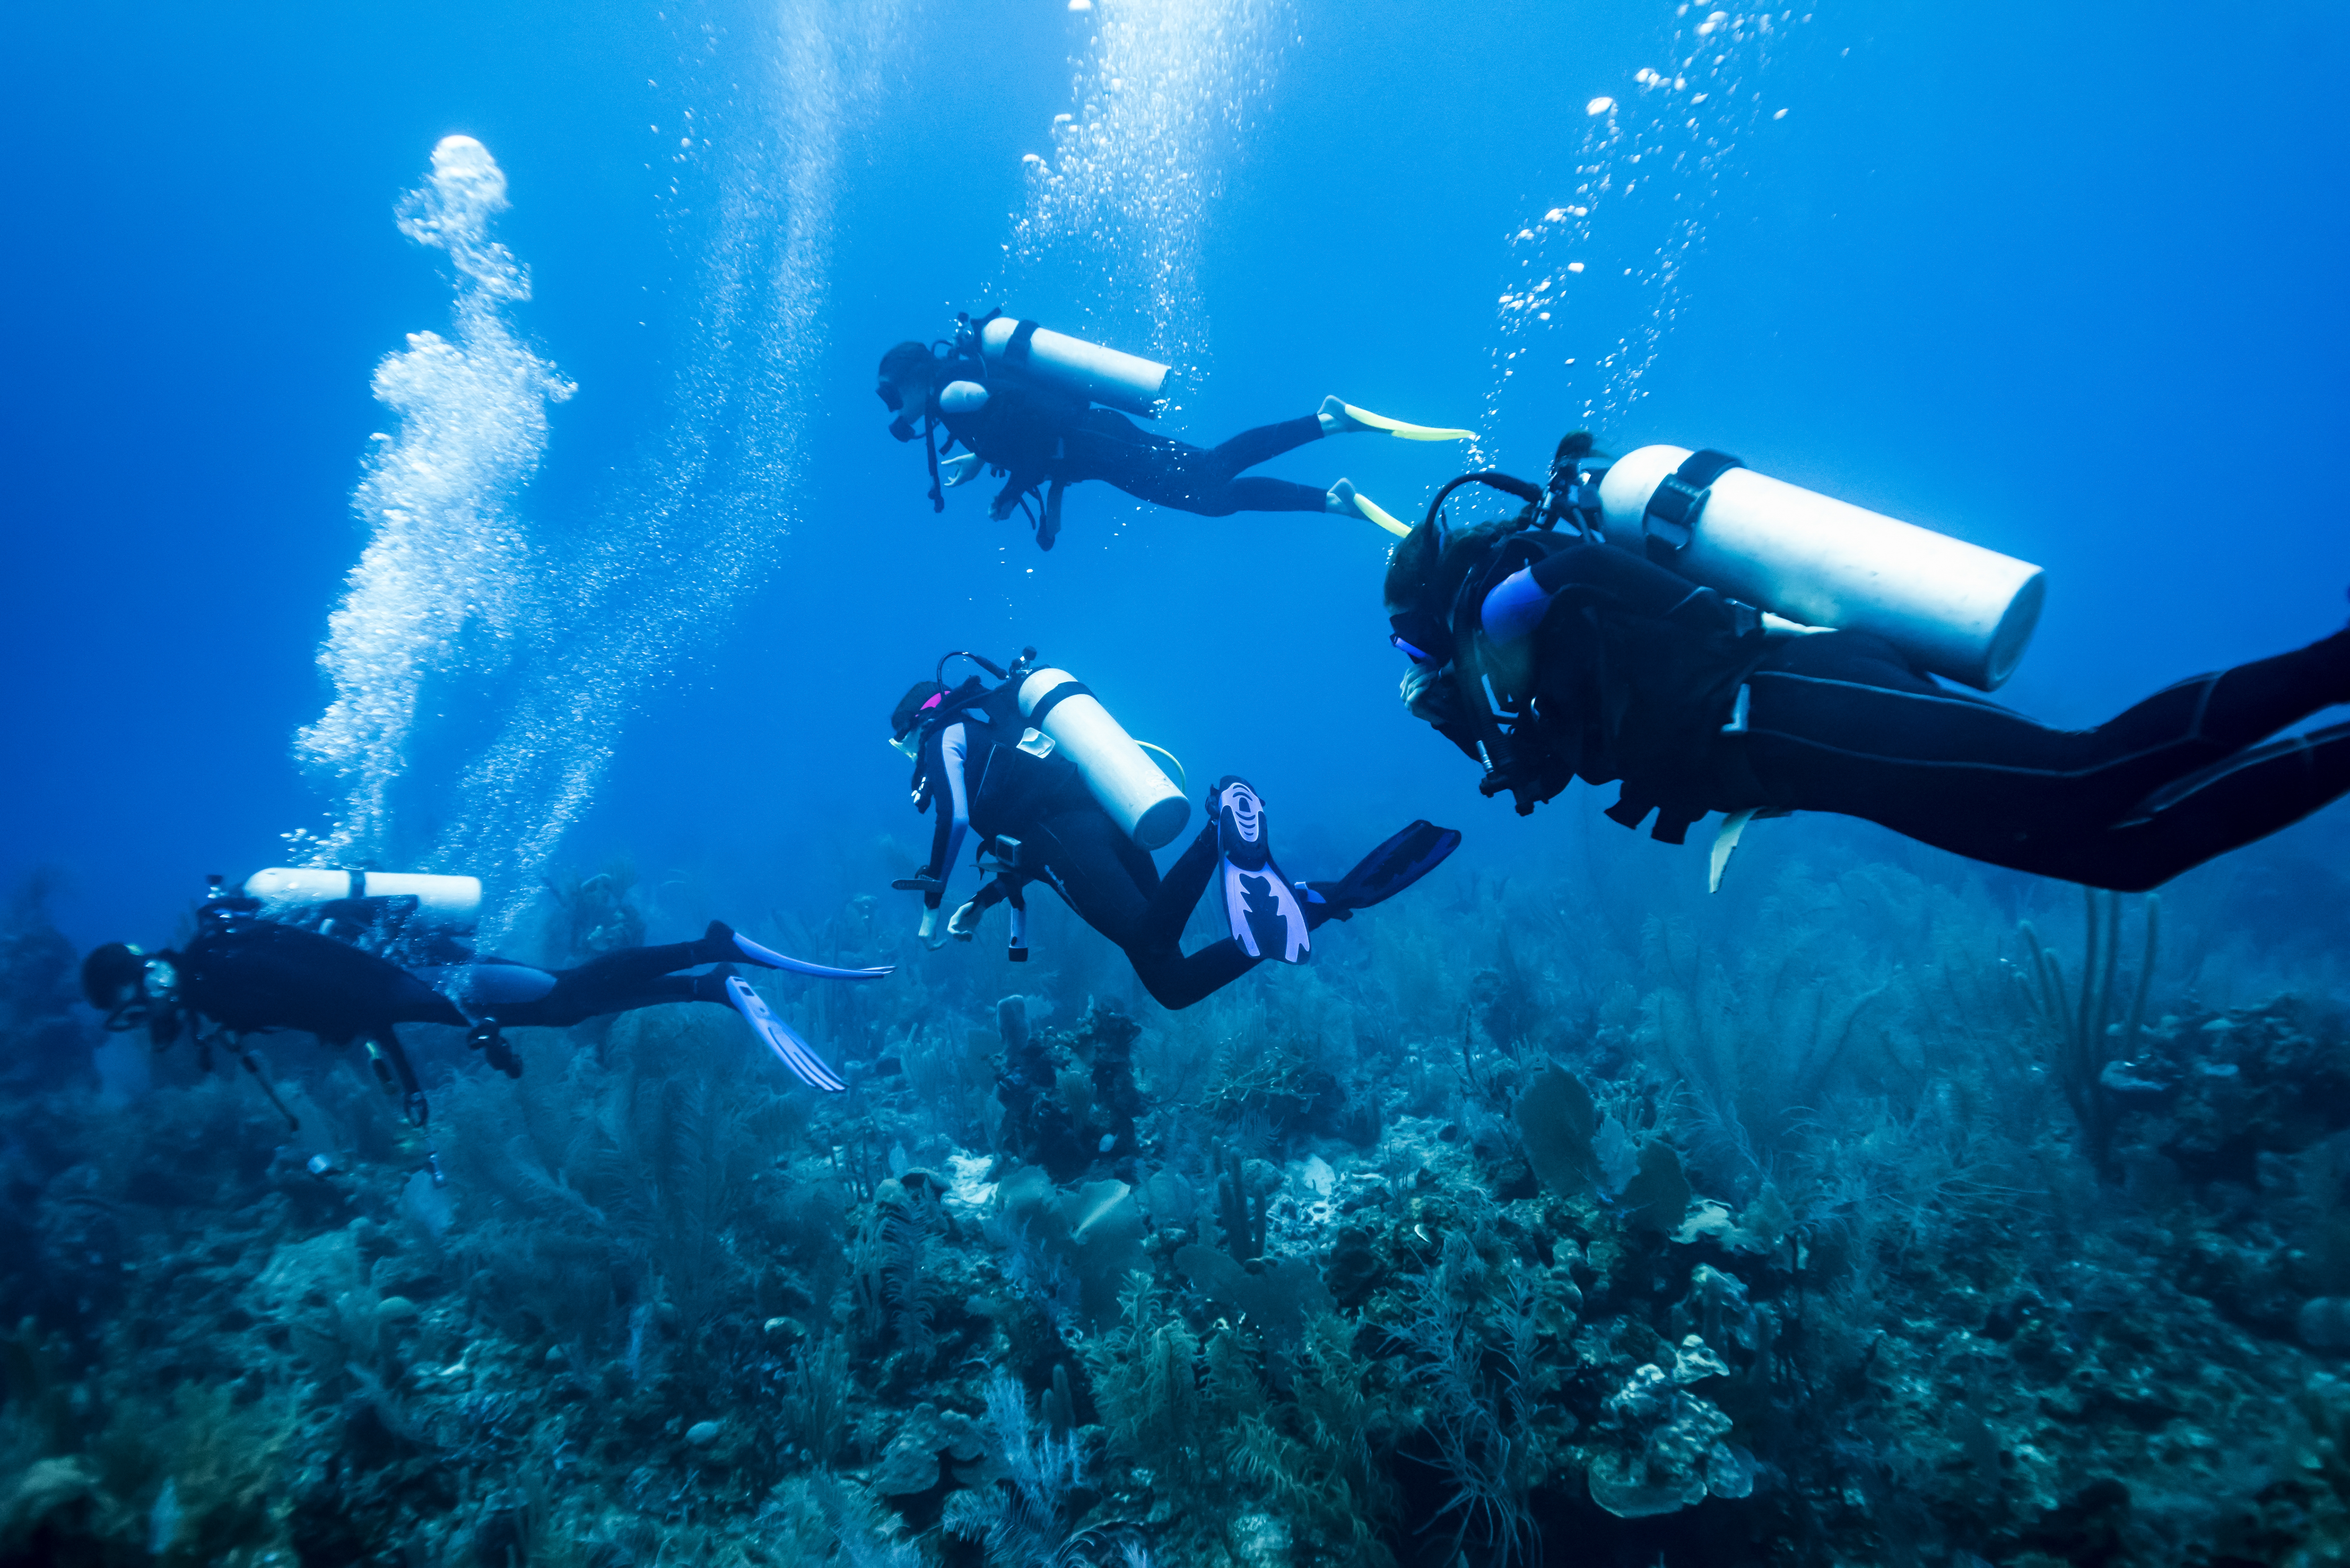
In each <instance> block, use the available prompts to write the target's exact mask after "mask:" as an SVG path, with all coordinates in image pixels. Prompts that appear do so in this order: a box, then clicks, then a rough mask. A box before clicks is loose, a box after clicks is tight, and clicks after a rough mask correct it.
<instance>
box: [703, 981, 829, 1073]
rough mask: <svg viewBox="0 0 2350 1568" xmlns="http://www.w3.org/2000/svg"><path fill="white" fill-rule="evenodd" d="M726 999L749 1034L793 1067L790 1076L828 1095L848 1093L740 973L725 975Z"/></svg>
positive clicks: (781, 1060) (785, 1063)
mask: <svg viewBox="0 0 2350 1568" xmlns="http://www.w3.org/2000/svg"><path fill="white" fill-rule="evenodd" d="M726 1000H727V1001H728V1002H733V1004H734V1011H735V1012H739V1013H741V1014H742V1015H743V1023H748V1024H749V1025H750V1026H751V1033H754V1034H756V1035H757V1036H758V1037H759V1038H760V1039H761V1040H763V1041H764V1042H765V1043H766V1046H767V1049H768V1050H770V1051H773V1052H774V1053H775V1058H776V1060H778V1061H780V1062H781V1063H783V1064H784V1065H785V1066H786V1067H789V1068H790V1069H791V1070H792V1075H793V1076H794V1077H795V1078H797V1079H798V1080H799V1081H800V1082H801V1083H803V1084H806V1085H808V1086H809V1087H810V1088H812V1089H822V1090H823V1091H824V1092H825V1093H826V1094H827V1095H838V1094H845V1093H847V1089H848V1085H847V1084H844V1083H842V1082H841V1081H840V1075H838V1074H837V1073H835V1072H834V1071H833V1070H832V1069H831V1068H830V1067H827V1066H826V1065H825V1064H824V1058H823V1057H821V1056H818V1055H817V1054H816V1053H815V1052H814V1051H813V1050H811V1049H810V1048H809V1046H808V1043H807V1042H806V1041H805V1040H803V1039H801V1038H800V1037H799V1036H798V1035H796V1034H795V1033H792V1029H791V1025H790V1024H788V1023H785V1022H784V1021H783V1020H782V1019H780V1018H778V1017H776V1016H775V1010H774V1009H773V1008H771V1007H769V1006H768V1005H767V1002H766V999H765V998H764V997H763V996H761V995H760V994H759V993H758V992H755V991H753V990H752V989H751V984H750V982H749V981H746V980H744V979H743V977H742V976H741V975H739V974H730V975H728V976H727V977H726Z"/></svg>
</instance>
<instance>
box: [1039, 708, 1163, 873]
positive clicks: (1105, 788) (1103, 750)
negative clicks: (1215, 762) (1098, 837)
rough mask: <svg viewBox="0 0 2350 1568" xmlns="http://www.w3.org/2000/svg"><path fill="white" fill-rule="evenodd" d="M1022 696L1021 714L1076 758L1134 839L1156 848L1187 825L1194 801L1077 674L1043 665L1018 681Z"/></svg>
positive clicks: (1099, 798) (1101, 798)
mask: <svg viewBox="0 0 2350 1568" xmlns="http://www.w3.org/2000/svg"><path fill="white" fill-rule="evenodd" d="M1019 696H1020V716H1021V717H1022V718H1024V719H1025V720H1027V721H1028V722H1029V724H1030V726H1031V727H1033V728H1034V729H1036V730H1038V731H1041V732H1043V733H1044V736H1045V739H1046V740H1048V741H1050V742H1052V743H1053V750H1055V751H1057V752H1059V753H1061V754H1062V755H1063V756H1065V757H1066V758H1068V759H1069V761H1071V762H1072V763H1076V766H1077V772H1078V773H1079V774H1081V775H1083V776H1084V778H1085V781H1086V787H1087V789H1089V790H1091V791H1093V795H1094V799H1096V800H1097V801H1099V802H1100V803H1101V805H1102V809H1103V810H1105V811H1107V812H1108V813H1109V814H1110V816H1111V818H1112V819H1113V820H1115V821H1116V822H1117V824H1118V826H1120V827H1122V828H1124V829H1125V830H1126V833H1127V836H1128V837H1130V838H1132V839H1133V840H1134V841H1135V843H1137V844H1139V845H1140V846H1142V847H1143V848H1145V849H1156V848H1158V847H1159V846H1161V845H1163V844H1166V843H1168V842H1169V841H1170V840H1171V839H1173V838H1174V836H1176V835H1177V834H1179V833H1180V832H1182V831H1183V825H1184V823H1186V822H1188V821H1190V820H1191V802H1190V801H1188V800H1185V799H1184V798H1183V792H1182V791H1180V790H1179V789H1177V788H1176V787H1175V785H1174V784H1173V782H1172V781H1171V780H1170V779H1169V778H1168V776H1167V775H1166V774H1164V773H1162V772H1161V771H1160V770H1159V764H1158V763H1154V762H1152V761H1151V760H1150V758H1149V756H1148V755H1146V754H1145V753H1144V752H1143V750H1142V748H1141V746H1140V745H1139V744H1137V743H1136V742H1135V739H1134V737H1133V736H1131V735H1129V734H1128V733H1127V732H1126V731H1125V730H1124V729H1123V728H1122V727H1120V725H1119V724H1118V721H1117V720H1115V719H1113V718H1111V717H1110V716H1109V710H1108V709H1107V708H1105V707H1103V706H1102V705H1101V701H1100V700H1099V699H1097V697H1095V696H1094V694H1093V693H1092V692H1091V691H1088V690H1087V688H1086V687H1085V686H1084V685H1082V684H1081V683H1080V682H1079V681H1078V680H1077V678H1076V676H1074V675H1071V674H1070V673H1069V672H1068V671H1067V670H1037V671H1035V673H1033V674H1031V675H1029V676H1028V677H1026V678H1025V679H1024V680H1022V681H1021V682H1020V693H1019ZM1026 743H1027V742H1022V744H1023V746H1025V745H1026Z"/></svg>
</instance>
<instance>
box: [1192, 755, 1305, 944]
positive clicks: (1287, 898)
mask: <svg viewBox="0 0 2350 1568" xmlns="http://www.w3.org/2000/svg"><path fill="white" fill-rule="evenodd" d="M1208 805H1209V806H1210V808H1211V810H1212V811H1213V813H1214V814H1215V818H1216V853H1217V856H1218V858H1219V861H1220V865H1219V867H1218V869H1219V871H1220V873H1221V875H1222V882H1223V888H1224V918H1225V919H1227V920H1229V921H1230V922H1231V923H1232V940H1234V941H1236V942H1238V943H1240V946H1241V950H1242V951H1243V952H1244V953H1246V954H1248V955H1249V957H1251V958H1259V959H1268V958H1269V959H1274V960H1278V961H1280V962H1282V963H1304V962H1305V961H1306V959H1307V958H1309V957H1311V956H1312V953H1313V939H1312V938H1311V937H1309V936H1307V935H1306V924H1305V910H1304V909H1301V908H1300V907H1299V905H1298V902H1297V894H1296V891H1295V889H1294V888H1291V887H1290V885H1289V878H1288V877H1284V876H1283V875H1282V874H1281V867H1278V866H1276V865H1274V860H1273V837H1272V835H1271V833H1270V831H1269V830H1268V829H1267V827H1266V825H1265V819H1264V802H1263V801H1262V800H1260V799H1258V798H1257V793H1256V791H1255V789H1254V788H1253V787H1252V786H1251V785H1250V784H1249V782H1248V781H1247V780H1246V779H1243V778H1238V777H1234V776H1232V775H1230V774H1227V775H1226V776H1225V777H1223V778H1222V779H1220V780H1218V781H1217V783H1216V787H1215V790H1214V792H1213V793H1211V794H1210V795H1209V796H1208Z"/></svg>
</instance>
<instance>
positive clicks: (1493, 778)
mask: <svg viewBox="0 0 2350 1568" xmlns="http://www.w3.org/2000/svg"><path fill="white" fill-rule="evenodd" d="M1521 772H1522V770H1521V769H1519V768H1517V767H1514V766H1508V765H1504V766H1502V767H1497V768H1493V769H1492V770H1491V771H1489V772H1488V773H1487V774H1485V776H1484V777H1483V778H1482V779H1479V780H1478V781H1477V793H1478V794H1482V795H1483V796H1484V797H1485V798H1486V799H1488V800H1491V799H1492V798H1493V796H1495V795H1497V794H1501V793H1503V791H1504V790H1506V791H1508V792H1509V794H1510V800H1511V803H1512V804H1513V805H1515V806H1516V807H1517V811H1518V815H1520V816H1532V815H1534V807H1535V806H1536V805H1539V804H1540V803H1539V802H1538V801H1536V800H1535V799H1534V796H1533V795H1532V794H1528V793H1527V786H1528V784H1530V783H1531V781H1530V780H1527V779H1524V778H1522V777H1520V776H1519V774H1520V773H1521Z"/></svg>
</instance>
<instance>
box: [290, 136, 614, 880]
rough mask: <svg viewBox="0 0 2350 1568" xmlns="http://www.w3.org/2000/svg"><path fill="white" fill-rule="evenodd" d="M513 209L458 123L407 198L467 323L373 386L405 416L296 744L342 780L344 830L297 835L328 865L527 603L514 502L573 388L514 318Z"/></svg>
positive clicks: (375, 473) (501, 178) (375, 472)
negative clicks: (500, 226) (505, 234)
mask: <svg viewBox="0 0 2350 1568" xmlns="http://www.w3.org/2000/svg"><path fill="white" fill-rule="evenodd" d="M507 205H508V202H507V198H506V180H505V175H504V171H501V170H500V169H499V168H498V165H497V161H496V160H494V158H492V157H491V156H490V151H489V149H488V148H486V147H484V146H483V145H482V144H481V143H480V142H479V141H476V140H473V138H472V137H470V136H451V137H446V138H443V139H442V141H441V143H440V145H438V146H437V147H435V148H434V149H433V150H432V174H431V177H430V178H429V179H428V181H427V182H426V183H425V184H424V185H423V186H422V187H421V188H420V189H418V190H415V191H411V192H409V193H408V194H407V195H406V196H405V197H403V198H402V199H401V200H400V203H399V205H398V207H397V209H396V213H397V216H398V219H399V224H400V233H401V234H405V235H407V236H408V237H409V238H410V239H411V240H413V241H415V242H416V243H417V244H421V245H430V246H432V247H433V248H435V249H438V250H442V251H445V252H447V253H448V255H449V259H450V260H451V262H452V264H454V265H455V268H456V275H457V276H456V285H457V286H456V296H455V299H454V302H453V306H452V327H451V331H452V337H446V338H444V337H442V336H441V335H440V334H438V333H434V332H417V333H412V334H411V335H410V337H409V339H408V347H407V348H406V349H404V350H402V351H400V352H398V353H393V354H390V355H387V356H386V357H385V358H384V359H383V362H382V363H381V364H380V365H378V366H377V367H376V372H375V378H374V390H375V395H376V397H377V399H378V400H380V401H381V402H382V403H383V404H384V405H385V406H386V407H388V408H390V410H392V411H393V412H394V413H395V414H397V415H398V416H399V422H398V424H397V426H396V427H395V433H392V434H388V435H378V436H377V437H375V438H374V439H375V443H376V450H375V451H374V452H371V453H370V454H369V457H368V458H367V460H366V462H365V464H364V467H363V470H362V473H361V477H360V480H359V487H358V489H357V491H356V492H355V493H354V494H353V496H352V506H353V509H354V510H355V511H356V512H357V513H358V514H359V519H360V521H361V523H362V524H364V525H365V527H366V530H367V544H366V545H365V547H364V549H363V550H362V551H361V553H360V556H359V564H358V566H355V567H353V568H352V570H351V573H350V576H348V579H346V583H345V588H344V593H343V597H342V599H341V602H340V603H339V604H338V606H337V607H336V608H335V610H334V611H333V613H332V614H331V615H330V616H329V617H328V622H327V640H326V643H325V644H324V646H323V647H321V648H320V649H319V650H318V666H319V668H320V669H321V670H324V671H325V672H326V675H327V678H328V681H329V682H330V683H331V684H332V687H333V690H334V695H333V698H332V699H331V701H329V702H328V706H327V709H326V711H324V712H323V713H321V714H320V715H319V717H318V719H317V722H315V723H313V724H311V725H309V726H308V727H307V728H305V729H304V730H302V731H301V732H300V733H299V734H298V735H297V736H296V739H295V744H294V751H295V755H296V758H297V759H298V760H299V761H300V762H301V763H303V764H304V765H305V766H306V767H307V769H309V770H311V771H312V772H314V773H317V774H323V775H325V776H327V777H328V778H329V779H331V780H332V781H333V783H334V784H335V785H336V786H337V788H338V790H339V792H340V794H341V800H340V803H339V805H338V808H337V810H336V812H335V813H334V826H332V828H331V829H330V830H329V831H328V833H326V834H325V835H323V836H317V837H309V836H307V835H299V836H290V837H295V838H296V839H306V838H307V843H304V844H303V845H302V847H303V848H304V849H305V850H306V851H307V854H308V856H309V858H310V860H311V863H312V864H318V865H324V864H333V863H338V862H343V861H349V860H361V859H366V858H369V857H375V856H378V855H380V854H381V853H382V852H383V851H384V850H385V849H386V848H387V846H388V843H389V837H390V831H391V794H392V791H393V788H394V786H395V785H396V784H398V782H399V781H400V776H401V775H402V774H403V773H405V771H406V769H407V765H408V748H409V743H410V741H411V736H412V734H413V732H414V730H415V727H416V721H417V711H418V704H419V701H420V698H421V693H422V691H423V690H424V688H425V685H426V683H427V682H428V681H429V680H432V678H434V677H436V676H445V675H449V674H452V673H454V672H457V671H459V670H466V669H481V668H485V667H494V666H495V665H496V664H498V663H500V662H502V661H503V659H504V657H505V656H506V655H507V653H508V652H509V651H510V650H511V647H512V644H513V642H514V641H515V638H516V636H517V634H518V632H519V631H520V629H521V628H522V626H523V623H524V620H525V616H526V613H527V599H528V594H527V587H526V585H527V582H528V575H529V563H530V556H531V550H530V545H529V541H528V539H527V537H526V535H525V530H524V527H523V524H521V522H520V521H519V520H518V519H517V518H516V517H515V515H514V514H513V510H512V508H513V503H514V499H515V494H516V493H517V492H519V491H520V490H521V489H522V487H523V486H524V485H525V484H526V483H529V481H530V478H531V475H532V474H533V473H534V472H536V470H537V467H538V463H539V458H540V455H541V454H542V453H543V452H545V451H546V436H547V420H546V410H547V405H548V404H549V403H556V402H561V401H562V400H565V399H566V398H568V397H569V396H571V394H572V391H573V390H574V388H573V386H572V384H571V383H570V382H568V381H567V380H565V379H563V378H562V377H561V376H560V375H558V374H557V373H556V369H555V367H554V366H553V365H551V364H549V363H548V362H547V361H546V360H544V359H541V358H539V357H538V356H537V355H536V354H534V353H533V352H532V351H531V350H530V349H529V348H527V347H526V346H525V344H524V343H523V342H522V340H521V339H520V338H519V337H516V336H515V330H514V327H513V324H512V322H511V321H510V319H509V312H510V311H511V310H512V308H513V307H514V306H517V305H520V304H522V303H523V302H525V301H526V300H528V299H529V298H530V273H529V270H528V269H527V268H525V266H524V265H522V264H521V263H520V262H518V261H516V260H515V256H514V254H513V253H512V252H510V251H508V250H507V249H506V247H505V246H504V245H503V244H498V243H497V242H496V241H494V240H493V239H492V238H491V237H490V226H491V223H492V220H493V219H494V218H495V216H496V215H497V214H498V213H502V212H504V211H505V209H506V207H507Z"/></svg>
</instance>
